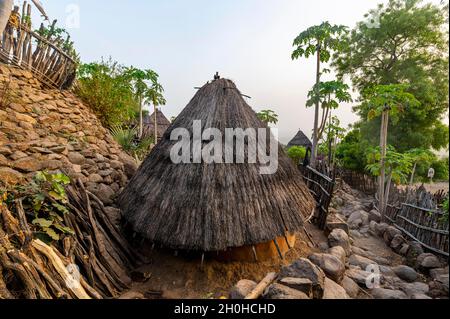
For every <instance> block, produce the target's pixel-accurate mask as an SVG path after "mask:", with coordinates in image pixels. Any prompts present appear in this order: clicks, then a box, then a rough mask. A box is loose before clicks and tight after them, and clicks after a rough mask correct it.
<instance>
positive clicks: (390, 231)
mask: <svg viewBox="0 0 450 319" xmlns="http://www.w3.org/2000/svg"><path fill="white" fill-rule="evenodd" d="M401 234H402V232H401V231H400V230H398V229H397V228H395V227H394V226H389V227H388V228H386V231H385V232H384V234H383V239H384V241H385V242H386V243H387V244H390V243H391V241H392V239H394V237H395V236H396V235H401Z"/></svg>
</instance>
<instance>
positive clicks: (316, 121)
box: [311, 44, 321, 168]
mask: <svg viewBox="0 0 450 319" xmlns="http://www.w3.org/2000/svg"><path fill="white" fill-rule="evenodd" d="M320 50H321V48H320V44H317V69H316V88H315V90H316V95H317V101H316V106H315V110H314V131H313V143H312V149H311V167H313V168H315V167H316V161H317V146H318V144H319V141H318V138H319V136H318V133H319V132H318V130H319V108H320V103H319V99H318V96H319V84H320Z"/></svg>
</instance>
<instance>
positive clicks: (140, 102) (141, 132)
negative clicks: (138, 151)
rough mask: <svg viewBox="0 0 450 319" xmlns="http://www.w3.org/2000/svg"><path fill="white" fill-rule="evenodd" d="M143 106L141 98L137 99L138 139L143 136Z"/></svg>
mask: <svg viewBox="0 0 450 319" xmlns="http://www.w3.org/2000/svg"><path fill="white" fill-rule="evenodd" d="M143 112H144V106H143V105H142V97H139V139H141V138H142V135H143V134H144V116H143Z"/></svg>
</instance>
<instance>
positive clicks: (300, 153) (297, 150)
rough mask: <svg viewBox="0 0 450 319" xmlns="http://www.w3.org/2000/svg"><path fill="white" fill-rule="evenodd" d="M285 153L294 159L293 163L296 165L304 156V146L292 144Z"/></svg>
mask: <svg viewBox="0 0 450 319" xmlns="http://www.w3.org/2000/svg"><path fill="white" fill-rule="evenodd" d="M287 154H288V156H289V157H290V158H291V159H292V160H293V161H294V163H295V165H298V164H300V161H302V160H303V159H304V158H305V156H306V148H304V147H301V146H292V147H291V148H289V149H288V151H287Z"/></svg>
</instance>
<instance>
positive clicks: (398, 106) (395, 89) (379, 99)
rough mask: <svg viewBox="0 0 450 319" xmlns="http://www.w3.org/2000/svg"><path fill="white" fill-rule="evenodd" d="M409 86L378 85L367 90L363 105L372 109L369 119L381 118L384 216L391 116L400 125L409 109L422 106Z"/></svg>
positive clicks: (381, 168) (381, 198)
mask: <svg viewBox="0 0 450 319" xmlns="http://www.w3.org/2000/svg"><path fill="white" fill-rule="evenodd" d="M407 88H408V86H407V85H401V84H391V85H377V86H375V87H372V88H371V89H370V90H366V92H365V97H366V98H367V101H364V102H363V104H365V105H367V108H368V109H370V111H369V114H368V117H369V120H372V119H374V118H376V117H381V127H380V150H381V156H380V174H379V200H380V207H381V211H380V212H381V214H382V215H383V214H384V209H385V208H386V204H387V201H386V200H385V194H386V193H389V191H386V188H387V189H389V187H390V182H389V183H387V185H385V182H386V174H385V161H386V152H387V145H388V144H387V137H388V124H389V116H391V117H392V119H393V122H394V123H398V120H399V118H400V116H399V115H401V114H402V113H404V112H405V110H407V109H414V108H417V107H418V106H420V102H419V101H417V99H416V98H415V97H414V95H412V94H411V93H408V92H406V89H407Z"/></svg>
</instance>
